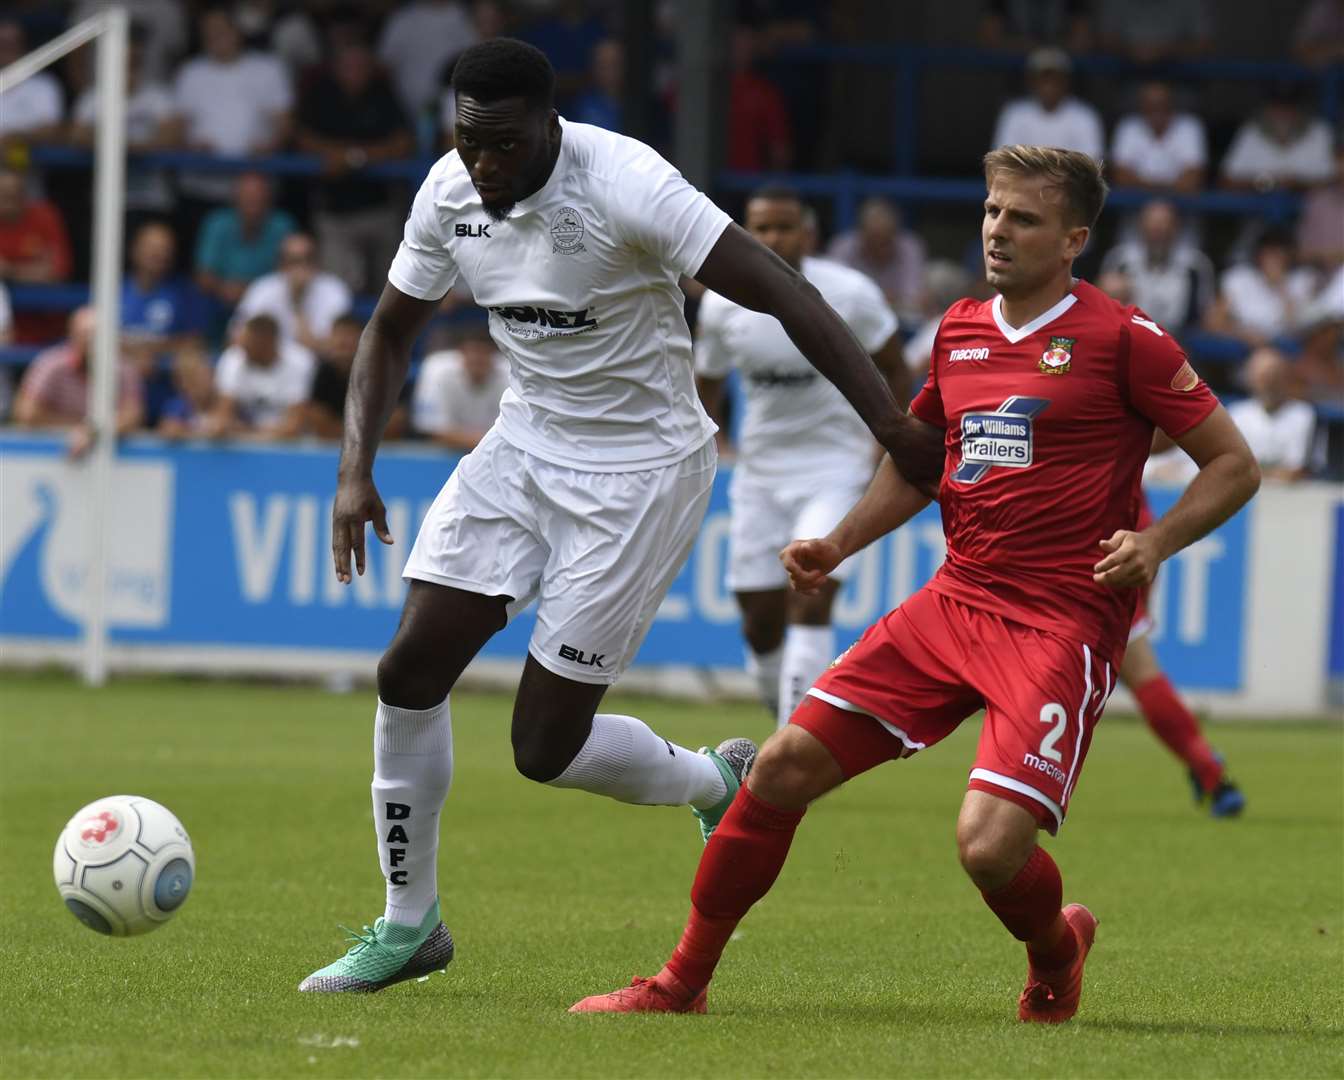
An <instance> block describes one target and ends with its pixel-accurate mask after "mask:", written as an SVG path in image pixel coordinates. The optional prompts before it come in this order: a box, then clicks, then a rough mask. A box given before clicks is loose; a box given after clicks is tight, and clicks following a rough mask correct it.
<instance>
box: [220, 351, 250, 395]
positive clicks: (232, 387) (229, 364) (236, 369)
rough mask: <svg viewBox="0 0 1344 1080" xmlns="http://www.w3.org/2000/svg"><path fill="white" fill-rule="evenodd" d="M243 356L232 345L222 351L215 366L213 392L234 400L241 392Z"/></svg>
mask: <svg viewBox="0 0 1344 1080" xmlns="http://www.w3.org/2000/svg"><path fill="white" fill-rule="evenodd" d="M242 380H243V354H242V351H241V350H240V349H239V348H238V346H236V345H234V346H232V347H230V348H228V349H225V350H224V355H223V356H221V357H220V358H219V363H218V364H217V365H216V366H215V390H216V391H218V392H219V394H220V395H221V396H222V397H227V398H236V397H238V395H239V392H240V391H241V390H242Z"/></svg>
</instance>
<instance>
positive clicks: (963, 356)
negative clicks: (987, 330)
mask: <svg viewBox="0 0 1344 1080" xmlns="http://www.w3.org/2000/svg"><path fill="white" fill-rule="evenodd" d="M988 359H989V349H988V348H986V347H985V346H983V345H982V346H980V348H978V349H953V350H952V351H951V352H949V353H948V354H947V362H948V363H949V364H954V363H956V362H957V361H958V360H988Z"/></svg>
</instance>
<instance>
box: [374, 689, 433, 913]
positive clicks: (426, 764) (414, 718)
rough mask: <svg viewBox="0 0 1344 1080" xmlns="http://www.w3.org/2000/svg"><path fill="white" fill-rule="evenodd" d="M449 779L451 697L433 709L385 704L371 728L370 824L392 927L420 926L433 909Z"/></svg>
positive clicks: (379, 710) (379, 704)
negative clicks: (375, 837)
mask: <svg viewBox="0 0 1344 1080" xmlns="http://www.w3.org/2000/svg"><path fill="white" fill-rule="evenodd" d="M452 781H453V723H452V717H451V714H450V712H449V710H448V699H447V698H444V699H443V701H442V702H440V703H439V704H438V705H435V706H434V708H432V709H397V708H394V707H393V706H391V705H385V704H383V702H382V701H381V700H380V701H379V702H378V715H377V717H376V718H375V719H374V722H373V824H374V828H376V829H377V830H378V862H379V864H380V865H381V866H382V868H383V877H384V878H386V879H387V908H386V910H385V911H384V912H383V918H385V919H386V920H387V921H388V922H395V923H405V924H407V925H409V926H419V925H420V921H421V920H422V919H423V918H424V917H425V913H426V912H428V911H429V909H430V908H431V907H432V906H433V904H434V898H435V897H436V896H437V895H438V891H439V890H438V856H439V811H440V810H442V809H443V801H444V799H446V798H447V797H448V788H449V786H450V785H451V784H452Z"/></svg>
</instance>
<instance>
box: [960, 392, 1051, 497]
mask: <svg viewBox="0 0 1344 1080" xmlns="http://www.w3.org/2000/svg"><path fill="white" fill-rule="evenodd" d="M1049 404H1050V401H1049V399H1048V398H1029V397H1017V396H1016V395H1014V396H1013V397H1010V398H1009V399H1008V400H1007V401H1005V402H1004V403H1003V404H1002V405H1000V406H999V407H998V409H997V410H995V411H994V412H992V413H982V412H968V413H962V416H961V464H960V465H958V466H957V468H956V469H955V470H954V471H953V473H952V479H953V480H956V481H959V482H960V483H963V484H974V483H975V482H976V481H978V480H982V479H984V477H985V475H986V474H987V473H988V472H989V470H990V469H993V468H1001V469H1025V468H1028V467H1030V465H1031V463H1032V459H1033V456H1034V455H1033V440H1032V425H1033V422H1034V420H1035V418H1036V417H1037V416H1039V415H1040V414H1041V413H1042V412H1044V411H1045V409H1046V407H1047V406H1048V405H1049Z"/></svg>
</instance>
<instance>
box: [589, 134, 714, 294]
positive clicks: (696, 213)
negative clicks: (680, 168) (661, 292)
mask: <svg viewBox="0 0 1344 1080" xmlns="http://www.w3.org/2000/svg"><path fill="white" fill-rule="evenodd" d="M611 199H612V201H611V214H612V219H613V224H614V225H615V227H616V229H617V230H618V232H619V234H620V235H622V236H624V237H625V238H626V240H627V241H628V242H629V243H630V244H632V245H633V246H635V247H637V248H640V249H641V250H643V251H647V252H648V253H649V254H650V255H652V256H654V257H655V258H657V259H658V260H659V261H660V262H662V263H663V265H665V266H667V267H669V268H670V269H672V270H674V271H676V272H677V273H678V274H684V275H686V276H687V277H694V276H695V274H696V272H697V271H699V269H700V267H701V265H702V264H703V263H704V261H705V257H706V256H708V255H709V253H710V250H711V249H712V248H713V247H714V245H715V244H716V243H718V239H719V237H720V236H722V235H723V231H724V230H725V229H726V228H728V226H729V225H730V224H732V218H730V217H729V216H728V215H727V214H725V213H724V212H723V211H722V210H720V209H719V208H718V207H717V206H715V205H714V203H713V202H711V201H710V199H709V196H707V195H705V194H704V193H703V192H700V191H697V190H696V189H695V188H694V187H692V186H691V185H690V184H689V183H687V182H686V180H685V179H684V178H683V177H682V175H681V173H679V172H677V170H676V169H674V168H673V167H672V166H671V165H669V164H668V163H667V162H666V161H664V160H663V159H662V158H661V157H659V156H658V154H656V153H654V151H652V150H649V149H647V148H645V149H644V150H643V152H642V153H640V154H638V155H637V156H635V157H634V158H632V159H631V160H630V161H628V162H627V163H626V166H625V168H624V169H623V170H622V172H621V182H620V183H619V184H613V185H612V186H611Z"/></svg>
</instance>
